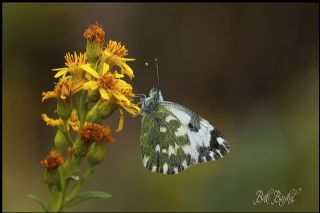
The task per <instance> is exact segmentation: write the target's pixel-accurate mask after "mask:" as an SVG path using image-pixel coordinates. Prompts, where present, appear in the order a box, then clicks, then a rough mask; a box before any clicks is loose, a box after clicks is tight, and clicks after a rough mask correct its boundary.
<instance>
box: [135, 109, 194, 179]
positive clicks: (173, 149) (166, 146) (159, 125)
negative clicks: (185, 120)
mask: <svg viewBox="0 0 320 213" xmlns="http://www.w3.org/2000/svg"><path fill="white" fill-rule="evenodd" d="M181 126H182V123H181V122H180V121H179V120H178V119H177V117H176V116H175V115H174V114H173V113H172V112H170V111H169V110H167V109H166V108H165V107H164V106H161V105H158V106H157V107H156V109H155V110H154V111H153V112H151V113H149V114H148V115H145V116H143V118H142V131H141V138H140V145H141V152H142V161H143V165H144V167H146V168H147V169H149V170H150V171H152V172H157V173H163V174H168V175H173V174H177V173H179V172H182V171H183V170H184V169H186V168H187V167H188V166H189V165H190V164H191V155H190V154H189V153H186V152H185V151H184V147H189V146H190V141H189V138H188V136H187V135H186V134H180V132H179V131H180V128H181Z"/></svg>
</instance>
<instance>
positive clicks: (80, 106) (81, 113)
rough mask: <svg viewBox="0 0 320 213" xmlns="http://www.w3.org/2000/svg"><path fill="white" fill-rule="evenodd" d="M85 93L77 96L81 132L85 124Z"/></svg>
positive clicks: (79, 93)
mask: <svg viewBox="0 0 320 213" xmlns="http://www.w3.org/2000/svg"><path fill="white" fill-rule="evenodd" d="M83 94H84V93H83V91H80V92H78V93H77V94H76V97H75V100H76V106H77V110H78V115H79V120H80V130H81V129H82V127H83V124H84V109H83ZM79 135H80V131H79V132H78V136H79Z"/></svg>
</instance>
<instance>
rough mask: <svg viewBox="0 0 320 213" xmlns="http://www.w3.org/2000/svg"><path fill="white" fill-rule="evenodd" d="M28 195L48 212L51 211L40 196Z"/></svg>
mask: <svg viewBox="0 0 320 213" xmlns="http://www.w3.org/2000/svg"><path fill="white" fill-rule="evenodd" d="M27 197H28V198H30V199H32V200H34V201H35V202H37V203H38V204H39V205H40V206H41V207H42V208H43V209H44V210H45V211H46V212H48V211H49V210H48V208H47V206H46V205H45V204H44V203H43V202H42V201H41V200H40V199H39V198H37V197H36V196H35V195H31V194H28V195H27Z"/></svg>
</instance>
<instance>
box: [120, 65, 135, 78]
mask: <svg viewBox="0 0 320 213" xmlns="http://www.w3.org/2000/svg"><path fill="white" fill-rule="evenodd" d="M120 67H121V73H124V74H126V75H127V76H129V78H130V79H132V78H133V77H134V74H133V71H132V69H131V68H130V67H129V66H128V65H127V64H126V63H124V62H121V63H120Z"/></svg>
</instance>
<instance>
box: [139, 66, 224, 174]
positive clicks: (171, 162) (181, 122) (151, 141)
mask: <svg viewBox="0 0 320 213" xmlns="http://www.w3.org/2000/svg"><path fill="white" fill-rule="evenodd" d="M157 74H158V66H157ZM158 79H159V78H158ZM158 82H159V80H158ZM158 85H159V83H158ZM141 102H142V103H141V111H140V114H141V116H142V121H141V122H142V125H141V135H140V149H141V154H142V155H141V156H142V162H143V166H144V167H145V168H147V169H148V170H150V171H152V172H155V173H162V174H165V175H175V174H179V173H181V172H182V171H184V170H186V169H187V168H188V167H190V166H191V165H194V164H199V163H204V162H207V161H214V160H218V159H220V158H222V157H223V156H225V155H226V154H227V153H228V152H229V151H230V146H229V143H228V142H227V141H226V140H225V139H224V137H223V135H222V134H221V132H220V131H219V130H218V129H217V128H215V127H214V126H212V125H211V124H210V123H209V122H208V121H207V120H205V119H204V118H202V117H200V116H199V115H198V114H197V113H195V112H193V111H192V110H190V109H188V108H187V107H185V106H182V105H180V104H177V103H174V102H170V101H165V100H164V99H163V96H162V94H161V90H160V89H158V88H152V89H151V90H150V92H149V97H146V96H145V97H144V98H143V99H142V101H141Z"/></svg>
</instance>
